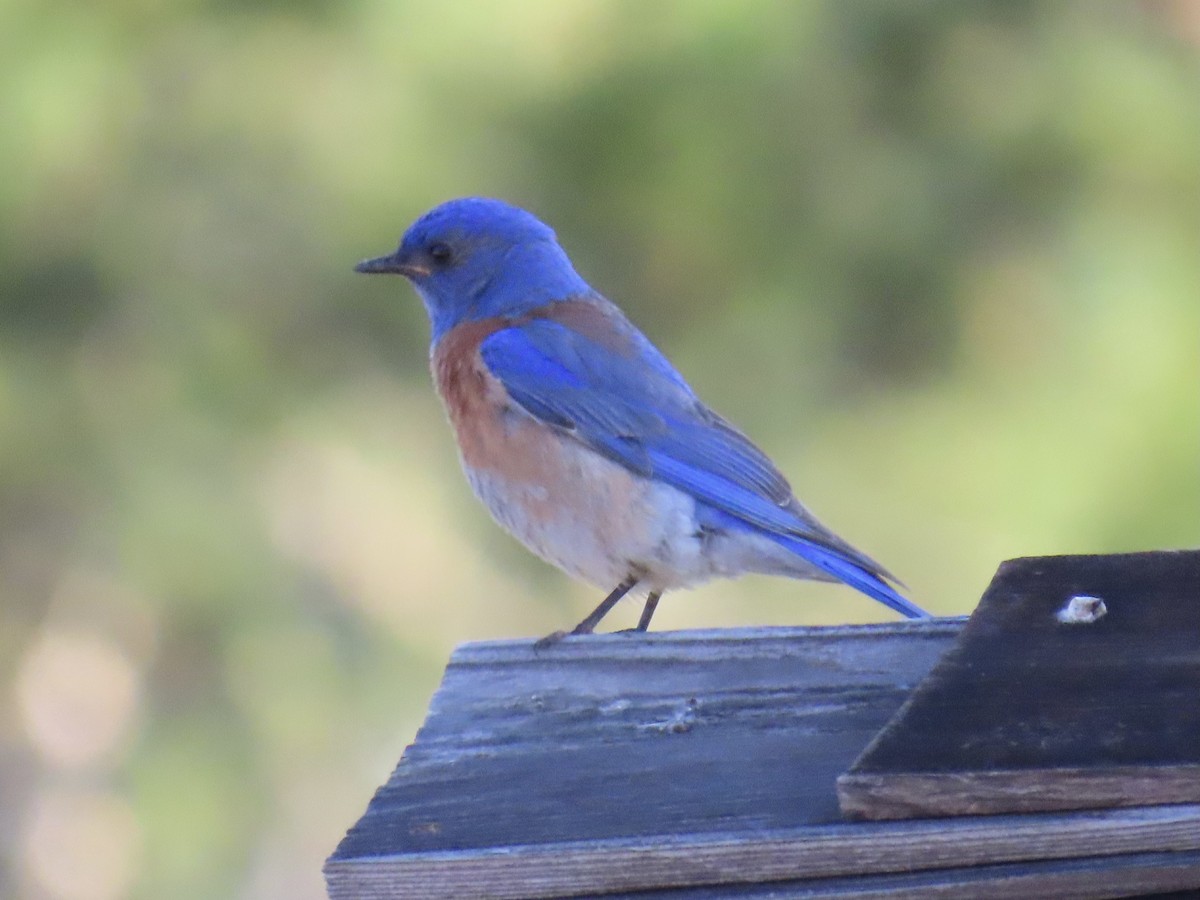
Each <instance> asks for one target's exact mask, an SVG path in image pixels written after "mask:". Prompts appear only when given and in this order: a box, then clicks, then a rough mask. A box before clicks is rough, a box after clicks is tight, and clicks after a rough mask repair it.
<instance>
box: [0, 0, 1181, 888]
mask: <svg viewBox="0 0 1200 900" xmlns="http://www.w3.org/2000/svg"><path fill="white" fill-rule="evenodd" d="M1198 45H1200V3H1197V2H1195V0H1177V2H1168V0H1161V2H1142V3H1136V2H1067V0H1063V2H1044V3H1031V2H995V3H983V2H905V3H896V2H892V0H855V2H843V0H830V2H815V0H811V2H795V3H782V2H780V3H770V2H699V0H697V2H678V3H666V2H664V3H641V2H598V0H597V2H559V0H541V2H536V0H528V2H510V3H505V4H482V3H472V2H425V3H408V2H397V0H349V2H327V0H305V2H297V3H284V2H277V0H261V2H222V0H209V2H203V0H190V2H174V3H171V2H162V0H125V2H108V3H78V2H44V0H5V2H4V3H3V4H2V5H0V166H2V171H3V177H2V178H0V233H2V235H3V239H2V241H0V895H3V896H5V897H15V898H53V900H115V898H124V897H134V898H160V897H172V898H193V897H195V898H208V897H238V898H316V897H320V896H322V891H323V887H322V880H321V876H320V867H321V863H322V861H323V859H324V857H325V856H326V855H327V854H328V853H329V852H331V851H332V850H333V848H334V846H335V844H336V842H337V840H338V839H339V837H340V836H341V834H342V833H343V831H344V829H345V828H346V827H348V826H349V825H350V824H351V823H352V822H353V820H354V819H355V818H356V817H357V816H358V815H359V814H360V813H361V811H362V810H363V808H364V807H365V804H366V802H367V800H368V798H369V796H370V794H371V792H372V790H373V788H374V787H375V786H376V785H377V784H379V783H380V782H382V781H383V780H384V779H385V778H386V776H387V774H388V773H389V771H390V769H391V767H392V765H393V764H394V763H395V761H396V759H397V758H398V757H399V755H400V753H401V751H402V750H403V748H404V746H405V744H406V743H407V742H408V741H409V740H411V738H412V736H413V734H414V732H415V730H416V728H417V726H418V725H419V722H420V720H421V716H422V713H423V711H424V708H425V706H426V703H427V702H428V699H429V696H430V694H431V693H432V691H433V689H434V688H435V686H436V683H437V680H438V677H439V674H440V671H441V667H442V666H443V664H444V662H445V660H446V657H447V655H448V653H449V651H450V650H451V648H452V647H453V646H454V645H455V644H456V643H459V642H462V641H466V640H478V639H486V638H500V637H516V636H534V635H539V634H543V633H545V632H548V631H550V630H553V629H555V628H558V627H561V626H564V625H568V624H571V623H573V622H574V621H576V620H577V619H578V618H579V617H581V616H582V615H583V613H585V612H586V611H587V610H589V609H590V608H591V606H592V605H593V604H594V603H595V602H596V600H597V599H598V596H597V592H596V591H595V590H592V589H588V588H586V587H582V586H578V585H574V584H571V583H570V582H568V581H567V580H566V579H565V578H564V577H563V576H560V575H559V574H558V573H557V572H554V571H552V570H550V569H548V568H547V567H545V566H544V565H543V564H541V563H540V562H538V561H537V560H535V559H533V558H532V557H530V556H528V555H527V554H526V553H525V552H524V551H523V550H521V549H520V548H519V547H518V546H517V545H516V544H515V543H513V542H512V541H511V540H510V539H509V538H507V537H506V536H505V535H504V534H502V533H501V532H500V531H499V530H498V529H496V528H495V527H494V526H493V525H492V524H491V522H490V521H489V520H488V519H487V518H486V515H485V514H484V513H483V511H482V510H481V508H479V507H477V506H476V504H475V502H474V501H473V499H472V498H471V496H470V494H469V491H468V489H467V487H466V485H465V482H464V480H463V479H462V477H461V476H460V473H459V471H458V467H457V462H456V459H455V454H454V449H453V445H452V442H451V438H450V434H449V430H448V428H447V427H446V426H445V424H444V422H443V421H442V415H441V411H440V408H439V407H438V405H437V401H436V400H435V398H434V396H433V394H432V392H431V390H430V387H429V384H428V376H427V372H426V342H427V326H426V323H425V319H424V314H423V312H422V310H421V308H420V305H419V303H418V302H417V301H416V299H415V297H414V295H413V294H412V293H411V291H410V290H409V288H408V287H407V286H406V285H405V284H403V283H402V282H401V281H400V280H398V279H397V280H389V279H378V278H376V279H365V278H362V277H356V276H355V275H353V274H352V272H351V266H352V264H353V263H354V262H355V261H356V260H358V259H360V258H362V257H365V256H370V255H376V254H379V253H383V252H386V251H388V250H390V249H391V247H392V246H393V245H394V244H395V241H396V239H397V238H398V236H399V234H400V232H401V231H402V229H403V228H404V227H405V226H406V225H407V224H408V222H409V221H411V219H413V218H414V217H415V216H416V215H418V214H419V213H420V212H422V211H423V210H424V209H426V208H427V207H429V206H431V205H433V204H435V203H437V202H440V201H442V200H444V199H448V198H450V197H454V196H459V195H464V194H475V193H479V194H486V195H493V196H500V197H504V198H507V199H509V200H512V201H515V202H518V203H520V204H522V205H525V206H527V207H529V208H531V209H533V210H535V211H536V212H537V213H538V214H540V215H541V216H542V217H543V218H545V219H546V220H547V221H549V222H550V223H552V224H553V225H554V226H555V227H556V228H557V230H558V232H559V235H560V238H561V240H562V241H563V243H564V244H565V246H566V247H567V248H568V250H569V252H571V253H572V255H573V256H574V258H575V260H576V263H577V265H578V267H579V269H580V270H581V271H582V272H583V273H584V275H585V276H586V277H588V278H589V279H590V280H591V281H592V282H593V283H594V284H595V285H597V286H598V287H599V288H600V289H602V290H603V291H605V292H606V293H607V294H608V295H609V296H610V297H612V298H613V299H615V300H617V301H618V302H620V303H621V304H622V305H623V306H624V307H625V308H626V310H627V311H628V312H629V313H630V315H631V316H632V317H633V318H634V320H635V321H637V322H638V323H639V324H641V326H642V327H643V328H644V329H645V330H646V331H647V332H648V333H649V334H650V335H651V337H652V338H653V339H655V340H656V341H657V342H658V343H659V344H660V345H661V346H662V347H663V348H664V349H665V350H666V351H667V352H668V353H669V354H670V355H671V356H672V357H673V359H674V360H675V361H676V363H677V364H678V366H679V367H680V368H681V369H682V370H683V372H684V373H685V374H686V375H687V376H688V377H689V378H690V379H691V380H692V381H693V383H694V384H695V386H696V387H697V389H698V390H699V392H700V394H701V395H702V396H704V397H705V398H706V399H708V401H709V402H710V403H711V404H712V405H713V406H714V407H715V408H717V409H718V410H720V411H722V412H724V413H725V414H726V415H727V416H729V417H730V418H732V419H733V420H734V421H736V422H738V423H739V424H741V425H742V426H743V427H744V428H745V429H746V430H747V431H749V433H750V434H751V435H752V436H754V437H755V438H756V439H757V440H758V441H759V442H760V443H761V444H763V445H764V446H765V447H766V448H767V449H768V451H769V452H771V453H772V455H773V456H775V457H776V459H777V460H778V461H779V462H780V464H781V466H782V467H783V469H784V470H785V471H786V472H787V473H788V474H789V475H790V476H791V478H792V481H793V484H794V485H795V486H796V489H797V493H798V494H799V495H800V496H801V497H802V498H803V499H804V500H805V501H806V503H808V504H809V505H810V506H811V507H812V508H813V509H814V510H816V511H817V513H818V514H819V515H821V517H822V518H823V519H824V520H825V521H827V522H828V523H829V524H830V525H831V526H833V527H834V528H836V529H837V530H839V531H840V532H842V533H843V534H845V535H846V536H847V537H849V538H850V539H851V540H852V541H854V542H855V543H857V544H858V545H860V546H862V547H863V548H864V549H866V550H867V551H868V552H870V553H872V554H873V555H876V556H877V557H878V558H880V559H881V560H883V561H884V562H885V563H886V564H887V565H888V566H889V567H890V568H892V569H894V570H895V571H896V572H897V574H899V575H900V576H901V577H902V578H903V579H904V580H905V581H906V582H907V584H908V585H909V587H910V589H911V595H912V596H913V597H914V599H916V600H917V601H918V602H920V603H921V604H922V605H924V606H926V607H927V608H929V609H931V610H934V611H936V612H938V613H945V614H956V613H964V612H967V611H968V610H969V609H970V608H971V607H972V605H973V604H974V602H975V601H976V600H977V598H978V596H979V594H980V592H981V591H982V589H983V587H984V586H985V585H986V583H987V581H988V579H989V578H990V576H991V574H992V572H993V571H994V569H995V567H996V565H997V563H998V562H999V561H1000V560H1002V559H1004V558H1006V557H1011V556H1019V555H1028V554H1054V553H1071V552H1108V551H1127V550H1139V549H1152V548H1162V547H1180V546H1195V545H1197V544H1200V77H1198V75H1200V69H1198V66H1197V49H1198ZM636 615H637V604H631V605H628V606H626V607H624V608H623V609H622V610H619V611H618V614H616V616H615V617H614V622H613V623H612V624H613V626H614V627H620V626H622V625H628V624H632V622H633V621H634V619H635V618H636ZM889 617H890V614H889V613H887V611H886V610H884V609H882V607H878V606H876V605H872V604H871V602H870V601H868V600H865V599H864V598H861V597H858V596H857V595H856V594H854V592H852V591H850V590H848V589H844V588H837V587H832V586H825V585H806V584H798V583H790V582H784V581H773V580H768V579H747V580H745V581H743V582H738V583H727V584H718V585H713V586H710V587H707V588H704V589H702V590H699V591H696V592H693V593H691V594H688V595H675V596H668V597H667V598H666V600H665V601H664V604H663V606H662V608H661V611H660V613H659V619H658V622H657V624H658V626H659V627H662V628H668V627H671V628H678V627H689V626H690V627H695V626H733V625H740V624H799V623H813V624H816V623H830V622H844V621H872V620H882V619H887V618H889ZM626 620H627V621H626Z"/></svg>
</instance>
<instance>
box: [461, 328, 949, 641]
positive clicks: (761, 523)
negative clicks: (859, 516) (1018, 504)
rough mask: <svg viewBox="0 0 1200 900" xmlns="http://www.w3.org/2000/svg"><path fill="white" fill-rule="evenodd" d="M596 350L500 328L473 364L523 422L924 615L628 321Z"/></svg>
mask: <svg viewBox="0 0 1200 900" xmlns="http://www.w3.org/2000/svg"><path fill="white" fill-rule="evenodd" d="M611 327H613V328H617V329H628V331H627V332H626V333H624V334H620V335H618V337H620V338H621V340H618V341H612V340H606V341H598V340H595V339H594V338H593V337H589V336H588V335H586V334H581V333H580V332H579V331H576V330H574V329H572V328H570V327H568V326H567V325H566V324H563V323H560V322H557V321H554V320H553V319H552V318H549V317H546V318H533V319H530V320H527V321H525V322H523V323H521V324H519V325H514V326H512V327H509V328H505V329H502V330H499V331H497V332H495V333H493V334H491V335H490V336H488V337H487V338H486V339H485V340H484V341H483V343H482V344H481V346H480V355H481V357H482V359H483V361H484V364H485V365H486V366H487V367H488V369H489V370H490V371H491V373H492V374H493V375H494V376H495V377H496V378H497V379H499V380H500V382H501V383H502V384H503V385H504V387H505V389H506V390H507V391H508V394H509V396H510V397H512V399H513V400H514V401H515V402H516V403H517V404H519V405H520V406H521V407H522V408H523V409H525V410H526V411H527V412H529V413H530V414H531V415H533V416H535V417H536V418H538V419H540V420H541V421H543V422H546V423H547V424H550V425H552V426H554V427H556V428H558V429H560V430H562V431H563V432H565V433H567V434H570V435H571V436H572V437H573V438H574V439H576V440H578V441H580V442H581V443H583V444H585V445H586V446H588V447H590V448H592V449H594V450H596V451H597V452H599V453H602V454H603V455H604V456H606V457H608V458H609V459H612V460H613V461H615V462H617V463H619V464H621V465H623V466H625V467H626V468H628V469H630V470H631V471H634V472H636V473H638V474H640V475H644V476H646V477H653V478H655V479H657V480H659V481H663V482H666V483H667V484H670V485H672V486H673V487H676V488H678V489H680V490H682V491H685V492H686V493H688V494H691V495H692V496H693V497H695V498H696V499H697V500H700V501H701V502H702V503H704V504H706V505H707V506H709V507H711V508H712V509H713V510H715V511H717V512H718V514H719V515H720V516H721V517H722V519H724V520H725V521H727V522H729V523H732V524H734V525H735V527H736V526H737V525H741V526H743V527H747V526H748V527H750V528H753V529H757V530H760V531H762V532H764V533H765V534H766V535H767V536H769V537H771V538H773V539H775V540H777V541H778V542H779V543H780V544H781V545H783V546H785V547H787V549H789V550H790V551H791V552H793V553H796V554H797V555H799V556H801V557H803V558H804V559H806V560H808V561H809V562H810V563H812V564H813V565H814V566H816V567H817V568H819V569H821V570H822V571H824V572H826V573H828V574H829V575H831V576H833V577H834V578H836V579H838V580H840V581H845V582H847V583H849V584H850V585H852V586H853V587H855V588H857V589H858V590H861V591H863V592H864V593H866V594H868V595H869V596H871V597H874V598H875V599H877V600H879V601H880V602H882V603H884V604H885V605H887V606H889V607H891V608H892V609H894V610H896V611H897V612H900V613H902V614H903V615H906V616H909V617H918V616H924V615H926V613H924V612H923V611H922V610H921V609H920V608H918V607H916V606H914V605H913V604H912V603H910V602H909V601H908V600H906V599H905V598H904V597H902V596H901V595H899V594H898V593H896V591H895V590H893V589H892V588H891V587H890V586H889V585H888V584H887V583H886V581H885V580H884V579H888V578H892V576H891V575H890V574H889V573H888V572H887V571H886V570H885V569H883V568H882V567H881V566H880V565H879V564H878V563H876V562H875V561H874V560H872V559H870V558H869V557H867V556H865V555H864V554H862V553H861V552H859V551H858V550H856V549H855V548H854V547H852V546H850V545H849V544H847V543H846V542H845V541H843V540H842V539H841V538H839V537H838V536H837V535H835V534H833V533H832V532H831V531H829V530H828V529H827V528H825V527H824V526H823V525H821V524H820V523H819V522H817V521H816V520H815V519H814V518H813V517H812V516H811V515H810V514H809V513H808V512H807V511H806V510H805V509H804V508H803V507H802V506H801V505H800V504H799V503H798V502H797V501H796V499H795V497H793V496H792V491H791V487H790V486H789V485H788V483H787V480H786V479H785V478H784V477H783V475H782V474H780V472H779V470H778V469H776V468H775V466H774V464H773V463H772V462H771V460H770V459H769V458H768V457H767V456H766V454H764V453H763V452H762V451H761V450H759V449H758V448H757V447H756V446H755V445H754V444H753V443H751V441H750V440H749V439H748V438H747V437H746V436H745V435H743V434H742V433H741V432H739V431H738V430H737V429H735V428H734V427H733V426H731V425H730V424H729V423H728V422H726V421H725V420H724V419H722V418H721V417H720V416H718V415H717V414H716V413H714V412H712V411H711V410H709V409H708V408H707V407H706V406H704V404H702V403H701V402H700V401H699V400H698V399H697V398H696V396H695V395H694V394H693V393H692V391H691V389H690V388H689V387H688V386H687V383H686V382H685V381H684V380H683V378H682V376H680V375H679V374H678V373H677V372H676V371H675V369H674V368H673V367H672V366H671V364H670V363H669V362H668V361H667V359H666V358H665V357H664V356H663V355H662V354H661V353H659V352H658V350H657V349H656V348H655V347H654V346H653V345H652V344H650V342H649V341H647V340H646V339H645V337H644V336H642V335H641V333H640V332H637V331H636V329H634V328H633V326H632V325H629V324H628V322H626V321H624V320H623V319H621V320H614V322H613V323H612V325H611Z"/></svg>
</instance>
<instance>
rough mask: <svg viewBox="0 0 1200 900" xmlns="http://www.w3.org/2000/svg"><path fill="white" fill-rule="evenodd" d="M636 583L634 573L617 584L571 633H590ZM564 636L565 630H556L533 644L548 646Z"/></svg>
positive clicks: (538, 646) (539, 647) (636, 578)
mask: <svg viewBox="0 0 1200 900" xmlns="http://www.w3.org/2000/svg"><path fill="white" fill-rule="evenodd" d="M637 583H638V577H637V576H636V575H630V576H629V577H628V578H626V579H625V580H624V581H622V582H621V583H620V584H618V585H617V586H616V587H615V588H613V589H612V592H611V593H609V595H608V596H607V597H605V598H604V599H603V600H601V601H600V605H599V606H597V607H596V608H595V609H593V610H592V611H591V612H590V613H588V615H587V618H586V619H584V620H583V621H582V622H580V623H579V624H578V625H576V626H575V627H574V628H572V629H571V634H591V633H592V631H593V630H594V629H595V627H596V626H597V625H599V624H600V620H601V619H603V618H604V617H605V616H606V615H608V612H609V610H611V609H612V608H613V607H614V606H616V605H617V601H618V600H620V599H621V598H622V597H624V596H625V595H626V594H628V593H629V592H630V591H631V590H633V586H634V585H635V584H637ZM566 636H567V633H566V632H564V631H556V632H554V633H553V634H548V635H546V636H545V637H544V638H541V639H540V640H539V641H538V642H537V643H536V644H534V645H533V646H534V647H535V648H537V649H541V648H542V647H548V646H550V645H551V644H553V643H554V642H555V641H559V640H562V639H563V638H564V637H566Z"/></svg>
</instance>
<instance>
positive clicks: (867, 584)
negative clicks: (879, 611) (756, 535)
mask: <svg viewBox="0 0 1200 900" xmlns="http://www.w3.org/2000/svg"><path fill="white" fill-rule="evenodd" d="M769 536H770V538H771V539H772V540H774V541H775V542H777V543H778V544H780V545H782V546H783V547H785V548H786V549H787V550H790V551H791V552H792V553H795V554H796V555H797V556H799V557H802V558H803V559H804V560H805V561H807V562H809V563H811V564H812V565H813V566H815V567H816V568H818V569H820V570H821V571H822V572H825V573H826V574H828V575H830V576H832V577H833V578H835V579H837V580H838V581H841V582H844V583H846V584H848V585H850V587H852V588H854V589H855V590H858V591H862V592H863V593H864V594H866V595H867V596H868V597H870V598H872V599H873V600H878V601H879V602H880V603H882V604H883V605H884V606H886V607H887V608H888V609H893V610H895V611H896V612H898V613H900V615H902V616H907V617H908V618H910V619H928V618H930V614H929V613H927V612H925V610H923V609H921V607H919V606H917V605H916V604H915V603H913V602H912V601H910V600H907V599H906V598H904V597H903V596H901V595H900V594H899V593H898V592H897V591H896V590H895V589H894V588H893V587H892V586H891V585H890V584H888V583H887V582H886V581H884V580H883V578H882V577H880V576H879V575H876V574H875V573H873V572H871V571H870V570H869V569H866V568H864V567H863V565H862V564H860V563H858V562H855V561H854V560H853V559H850V558H848V557H847V556H845V555H843V554H842V553H839V552H838V551H837V550H834V549H832V548H829V547H823V546H821V545H820V544H815V543H812V542H811V541H806V540H804V539H803V538H798V537H794V536H792V535H781V534H770V535H769Z"/></svg>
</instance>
